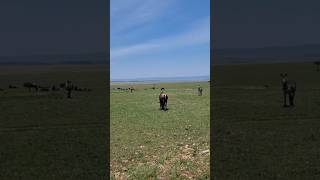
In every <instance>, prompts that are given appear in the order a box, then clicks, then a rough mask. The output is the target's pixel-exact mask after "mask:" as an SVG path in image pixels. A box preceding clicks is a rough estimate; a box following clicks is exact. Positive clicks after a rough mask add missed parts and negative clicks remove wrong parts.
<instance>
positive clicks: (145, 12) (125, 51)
mask: <svg viewBox="0 0 320 180" xmlns="http://www.w3.org/2000/svg"><path fill="white" fill-rule="evenodd" d="M110 5H111V12H110V13H111V14H110V15H111V23H110V28H111V34H110V39H111V42H110V43H111V55H110V58H111V59H110V64H111V72H110V73H111V79H122V78H124V79H127V78H146V77H181V76H202V75H209V74H210V0H201V1H198V0H187V1H186V0H111V3H110Z"/></svg>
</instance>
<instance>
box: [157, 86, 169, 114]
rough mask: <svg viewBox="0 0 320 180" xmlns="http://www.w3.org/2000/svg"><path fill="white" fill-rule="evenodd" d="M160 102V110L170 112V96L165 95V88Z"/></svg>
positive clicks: (162, 90)
mask: <svg viewBox="0 0 320 180" xmlns="http://www.w3.org/2000/svg"><path fill="white" fill-rule="evenodd" d="M159 102H160V109H161V110H164V111H166V110H168V107H167V105H168V95H167V94H166V93H164V88H161V93H160V95H159Z"/></svg>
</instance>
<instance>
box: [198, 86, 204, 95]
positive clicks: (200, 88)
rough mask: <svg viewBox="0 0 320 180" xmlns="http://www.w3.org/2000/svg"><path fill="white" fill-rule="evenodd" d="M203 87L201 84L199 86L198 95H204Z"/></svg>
mask: <svg viewBox="0 0 320 180" xmlns="http://www.w3.org/2000/svg"><path fill="white" fill-rule="evenodd" d="M202 90H203V89H202V87H201V86H199V87H198V96H202Z"/></svg>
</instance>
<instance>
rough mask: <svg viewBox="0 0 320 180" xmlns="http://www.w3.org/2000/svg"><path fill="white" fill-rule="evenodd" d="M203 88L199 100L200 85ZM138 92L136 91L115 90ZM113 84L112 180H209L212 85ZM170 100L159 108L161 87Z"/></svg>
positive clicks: (196, 83) (200, 83)
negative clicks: (165, 108)
mask: <svg viewBox="0 0 320 180" xmlns="http://www.w3.org/2000/svg"><path fill="white" fill-rule="evenodd" d="M198 85H200V86H201V87H202V88H203V96H198V94H197V87H198ZM129 87H133V88H135V91H134V92H133V93H130V92H129V91H125V90H118V89H117V88H129ZM152 87H153V84H152V83H151V84H136V83H134V84H130V83H113V84H112V85H111V97H110V100H111V110H110V112H111V128H110V129H111V133H110V134H111V135H110V148H111V154H110V156H111V157H110V158H111V162H110V163H111V178H112V179H189V178H192V179H209V177H210V172H209V169H210V153H209V152H207V151H206V150H209V149H210V144H209V143H210V89H209V82H207V81H203V82H172V83H156V84H155V87H156V89H152ZM162 87H163V88H165V91H166V93H167V94H168V96H169V99H168V108H169V110H168V111H161V110H160V109H159V108H160V107H159V93H160V88H162Z"/></svg>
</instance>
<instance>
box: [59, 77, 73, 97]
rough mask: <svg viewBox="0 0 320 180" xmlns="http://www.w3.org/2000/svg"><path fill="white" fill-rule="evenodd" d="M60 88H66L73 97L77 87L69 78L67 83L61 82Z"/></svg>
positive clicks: (68, 95) (69, 95)
mask: <svg viewBox="0 0 320 180" xmlns="http://www.w3.org/2000/svg"><path fill="white" fill-rule="evenodd" d="M60 88H62V89H65V90H66V91H67V97H68V98H71V97H72V91H73V90H74V89H75V86H74V85H73V83H72V82H71V81H70V80H67V81H66V82H65V83H61V84H60Z"/></svg>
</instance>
